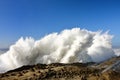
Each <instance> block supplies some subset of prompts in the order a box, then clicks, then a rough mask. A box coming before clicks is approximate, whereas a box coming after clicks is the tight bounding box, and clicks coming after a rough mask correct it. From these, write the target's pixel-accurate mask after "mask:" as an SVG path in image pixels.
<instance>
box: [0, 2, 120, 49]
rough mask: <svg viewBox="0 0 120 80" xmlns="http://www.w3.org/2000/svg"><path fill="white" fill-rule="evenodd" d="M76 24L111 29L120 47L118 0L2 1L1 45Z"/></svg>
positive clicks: (119, 3) (0, 8)
mask: <svg viewBox="0 0 120 80" xmlns="http://www.w3.org/2000/svg"><path fill="white" fill-rule="evenodd" d="M73 27H80V28H86V29H88V30H92V31H97V30H103V31H106V30H110V34H112V35H114V38H113V45H115V46H120V1H119V0H0V48H2V47H7V46H9V45H11V44H13V43H14V42H16V41H17V40H18V39H19V38H20V37H21V36H23V37H27V36H28V37H29V36H32V37H33V38H35V39H39V38H41V37H43V36H44V35H46V34H49V33H51V32H60V31H61V30H63V29H66V28H67V29H71V28H73Z"/></svg>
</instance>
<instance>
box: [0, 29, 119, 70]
mask: <svg viewBox="0 0 120 80" xmlns="http://www.w3.org/2000/svg"><path fill="white" fill-rule="evenodd" d="M112 37H113V36H112V35H109V34H108V32H104V33H103V32H102V31H96V32H93V31H89V30H86V29H80V28H73V29H65V30H63V31H61V32H60V33H57V32H56V33H51V34H49V35H46V36H44V37H43V38H41V39H39V40H34V39H33V38H32V37H26V38H23V37H21V38H20V39H19V40H18V41H16V43H15V44H13V45H11V46H10V48H9V50H8V51H7V52H6V53H4V54H2V55H0V72H6V71H8V70H12V69H15V68H18V67H21V66H23V65H33V64H37V63H45V64H50V63H74V62H81V63H86V62H100V61H104V60H106V59H109V58H111V57H114V56H118V55H119V54H118V52H120V50H118V51H117V50H116V51H114V50H113V48H112V42H111V40H112ZM115 52H116V53H117V55H116V53H115Z"/></svg>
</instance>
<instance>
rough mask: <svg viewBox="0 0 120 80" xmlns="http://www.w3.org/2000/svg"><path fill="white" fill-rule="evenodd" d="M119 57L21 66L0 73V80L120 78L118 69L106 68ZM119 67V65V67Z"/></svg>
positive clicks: (107, 79) (101, 79)
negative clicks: (86, 61) (87, 61)
mask: <svg viewBox="0 0 120 80" xmlns="http://www.w3.org/2000/svg"><path fill="white" fill-rule="evenodd" d="M118 60H120V57H114V58H112V59H109V60H107V61H104V62H101V63H99V64H98V63H97V64H96V63H93V62H90V63H71V64H62V63H52V64H36V65H27V66H22V67H20V68H18V69H15V70H11V71H8V72H6V73H1V74H0V80H120V71H118V70H117V71H115V70H108V71H106V72H104V73H101V72H102V71H103V70H104V69H105V68H106V67H108V66H110V65H112V64H113V63H115V62H116V61H118ZM119 69H120V67H119Z"/></svg>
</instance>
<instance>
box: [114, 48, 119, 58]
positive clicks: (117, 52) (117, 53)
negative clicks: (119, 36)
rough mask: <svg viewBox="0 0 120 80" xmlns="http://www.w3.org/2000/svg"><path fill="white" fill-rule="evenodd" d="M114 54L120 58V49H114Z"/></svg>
mask: <svg viewBox="0 0 120 80" xmlns="http://www.w3.org/2000/svg"><path fill="white" fill-rule="evenodd" d="M114 52H115V54H116V55H117V56H120V48H118V49H114Z"/></svg>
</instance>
